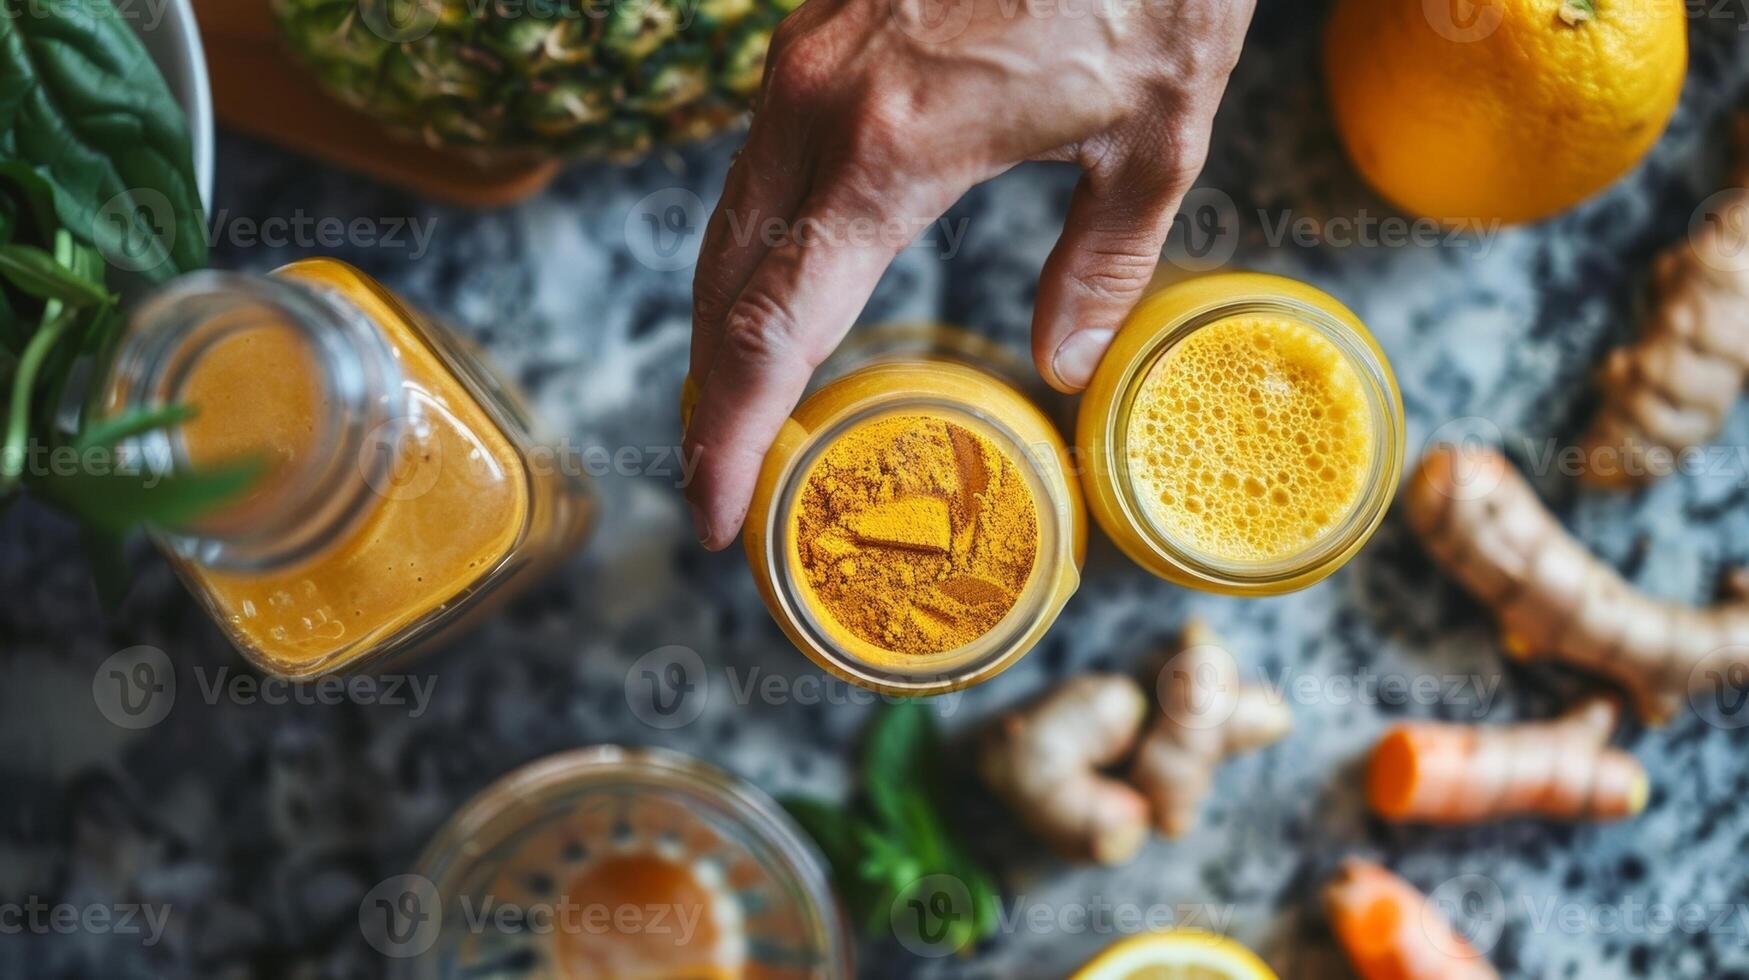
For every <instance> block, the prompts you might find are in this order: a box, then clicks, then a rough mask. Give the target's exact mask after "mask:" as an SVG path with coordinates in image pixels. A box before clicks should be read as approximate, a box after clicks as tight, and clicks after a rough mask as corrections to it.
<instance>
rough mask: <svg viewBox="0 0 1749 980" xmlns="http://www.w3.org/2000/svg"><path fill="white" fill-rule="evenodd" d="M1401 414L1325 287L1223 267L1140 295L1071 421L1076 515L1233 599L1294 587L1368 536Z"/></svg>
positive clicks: (1398, 440) (1365, 336) (1396, 464)
mask: <svg viewBox="0 0 1749 980" xmlns="http://www.w3.org/2000/svg"><path fill="white" fill-rule="evenodd" d="M1403 439H1404V425H1403V406H1402V398H1401V397H1400V396H1399V395H1398V393H1397V386H1396V381H1395V379H1394V377H1393V376H1392V373H1391V368H1390V363H1389V362H1388V361H1387V360H1386V358H1385V355H1384V352H1383V350H1381V349H1380V348H1379V346H1378V344H1377V342H1376V341H1374V340H1373V338H1372V335H1371V334H1370V333H1368V331H1367V329H1366V327H1365V326H1364V325H1363V324H1362V323H1361V322H1360V320H1359V318H1357V317H1356V316H1355V315H1354V314H1353V313H1352V312H1350V311H1349V310H1348V309H1347V308H1346V307H1344V306H1343V305H1342V304H1341V303H1339V302H1337V301H1336V300H1335V299H1334V298H1333V297H1331V296H1329V295H1328V294H1326V293H1324V292H1322V291H1320V290H1317V289H1314V288H1312V287H1311V286H1308V285H1306V284H1305V283H1301V282H1296V281H1294V280H1291V279H1286V278H1283V277H1281V276H1271V275H1263V274H1259V273H1248V272H1226V273H1218V274H1213V275H1206V276H1200V277H1196V278H1192V279H1187V280H1182V281H1180V282H1177V283H1174V284H1172V285H1170V286H1167V287H1166V288H1164V289H1162V290H1160V291H1159V292H1157V293H1155V294H1153V295H1152V296H1149V297H1148V298H1146V299H1144V300H1143V301H1142V302H1141V303H1140V304H1139V305H1138V306H1137V307H1136V309H1135V311H1134V312H1133V313H1132V314H1131V315H1130V317H1129V319H1128V320H1126V321H1125V323H1124V326H1123V328H1122V329H1121V330H1119V331H1118V334H1117V336H1116V338H1114V339H1113V341H1112V345H1111V347H1110V349H1109V350H1108V351H1107V352H1106V354H1105V357H1104V358H1103V359H1102V360H1101V361H1100V364H1099V367H1098V369H1097V370H1096V371H1095V372H1094V376H1093V379H1092V382H1091V383H1090V384H1089V385H1088V387H1087V391H1086V393H1085V394H1084V395H1083V397H1082V400H1081V407H1080V413H1079V418H1078V420H1077V424H1076V443H1077V447H1076V448H1077V450H1078V451H1079V453H1080V454H1081V459H1080V462H1081V482H1082V486H1083V487H1084V489H1085V490H1086V493H1087V502H1088V510H1089V511H1090V512H1091V513H1092V515H1093V517H1094V519H1095V520H1096V521H1097V522H1098V523H1099V525H1100V526H1101V527H1102V528H1104V529H1105V531H1106V533H1107V534H1108V535H1110V537H1111V539H1112V541H1113V542H1114V543H1115V544H1117V545H1118V547H1119V548H1121V549H1122V550H1123V552H1124V553H1125V554H1127V555H1128V556H1129V557H1130V558H1131V559H1133V560H1134V561H1136V562H1137V563H1138V564H1140V565H1141V566H1142V567H1144V568H1146V569H1147V570H1148V571H1150V572H1152V573H1154V574H1155V575H1157V576H1159V577H1161V578H1164V579H1166V580H1168V581H1171V582H1174V583H1176V584H1179V585H1184V586H1187V587H1190V588H1197V589H1204V590H1207V591H1213V592H1224V593H1229V594H1234V595H1269V594H1276V593H1281V592H1289V591H1292V590H1295V589H1300V588H1304V587H1306V586H1308V585H1311V584H1312V583H1314V582H1317V581H1318V580H1320V579H1322V578H1324V577H1325V576H1327V575H1329V574H1330V573H1331V572H1333V571H1335V570H1336V569H1337V568H1340V567H1341V566H1342V565H1343V564H1344V563H1345V562H1347V561H1348V559H1349V558H1351V557H1353V556H1354V554H1355V553H1356V552H1358V551H1359V550H1360V548H1361V547H1362V546H1363V545H1364V544H1365V543H1366V541H1367V540H1368V539H1369V538H1370V537H1371V536H1372V533H1373V532H1374V531H1375V530H1377V528H1378V526H1379V523H1380V522H1381V521H1382V520H1383V519H1384V514H1385V512H1386V510H1387V509H1388V508H1389V506H1390V502H1391V499H1392V497H1393V496H1394V495H1395V492H1396V485H1397V481H1398V478H1399V477H1400V476H1401V473H1402V466H1403Z"/></svg>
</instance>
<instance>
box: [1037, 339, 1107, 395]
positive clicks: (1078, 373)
mask: <svg viewBox="0 0 1749 980" xmlns="http://www.w3.org/2000/svg"><path fill="white" fill-rule="evenodd" d="M1115 335H1116V332H1115V331H1112V330H1078V331H1076V332H1074V333H1072V334H1070V335H1069V339H1068V340H1065V341H1063V345H1062V346H1061V347H1058V348H1057V353H1056V356H1055V357H1053V358H1051V371H1052V372H1053V373H1055V374H1056V376H1057V380H1058V381H1061V382H1062V383H1064V384H1066V385H1068V386H1070V387H1072V388H1085V387H1087V382H1089V381H1092V380H1093V369H1094V368H1096V367H1098V366H1099V357H1100V355H1102V354H1104V353H1105V349H1106V348H1107V347H1109V346H1111V338H1112V337H1113V336H1115Z"/></svg>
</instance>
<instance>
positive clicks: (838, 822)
mask: <svg viewBox="0 0 1749 980" xmlns="http://www.w3.org/2000/svg"><path fill="white" fill-rule="evenodd" d="M779 802H781V803H782V804H783V808H784V809H785V810H787V811H789V815H790V816H791V817H793V818H795V821H796V823H798V824H800V825H801V828H802V829H803V830H805V831H807V833H808V836H809V837H812V838H813V839H814V844H815V845H816V846H817V847H819V848H820V853H821V854H822V855H824V856H825V858H826V863H828V864H830V865H831V866H832V870H833V872H834V873H835V874H842V873H843V871H844V870H845V869H848V868H852V867H854V866H855V865H856V859H857V852H858V847H857V844H856V834H855V831H854V830H853V829H852V827H851V816H850V811H849V810H847V809H846V808H844V807H842V806H838V805H837V804H835V803H828V802H826V801H825V800H813V799H807V798H804V797H785V798H784V799H782V800H780V801H779Z"/></svg>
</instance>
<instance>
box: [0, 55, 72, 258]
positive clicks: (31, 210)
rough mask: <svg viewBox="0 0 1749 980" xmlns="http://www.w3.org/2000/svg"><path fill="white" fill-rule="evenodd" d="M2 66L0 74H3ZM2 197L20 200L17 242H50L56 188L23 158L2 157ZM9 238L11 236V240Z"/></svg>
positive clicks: (16, 213) (16, 211)
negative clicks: (10, 158)
mask: <svg viewBox="0 0 1749 980" xmlns="http://www.w3.org/2000/svg"><path fill="white" fill-rule="evenodd" d="M4 71H5V70H4V69H0V74H3V73H4ZM0 197H4V198H6V199H7V200H8V201H14V202H16V203H17V205H18V206H17V207H16V208H15V209H14V211H13V216H14V217H15V218H16V219H17V220H18V221H19V226H18V228H17V229H16V231H17V235H16V236H15V238H16V240H17V241H21V242H25V243H27V244H30V243H35V244H38V245H47V244H48V243H49V242H51V241H53V240H54V237H55V229H56V228H58V227H60V219H59V218H57V217H56V215H55V190H54V188H53V187H51V186H50V185H49V182H48V181H46V180H44V179H42V177H41V175H39V174H38V173H37V172H36V171H35V170H33V169H32V168H31V166H30V165H29V164H27V163H25V162H24V161H22V160H0ZM9 240H10V239H9Z"/></svg>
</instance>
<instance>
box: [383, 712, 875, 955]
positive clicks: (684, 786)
mask: <svg viewBox="0 0 1749 980" xmlns="http://www.w3.org/2000/svg"><path fill="white" fill-rule="evenodd" d="M598 787H600V788H606V789H610V790H612V791H615V792H618V793H626V792H630V791H636V790H639V789H642V790H646V791H655V792H664V791H665V792H677V793H680V794H683V795H684V796H686V797H688V798H690V799H691V800H693V801H696V802H697V803H698V804H699V805H701V806H707V807H713V808H715V809H717V810H718V811H719V812H720V813H721V814H722V815H723V816H724V817H726V818H727V819H728V820H730V821H731V822H732V823H734V824H735V825H736V826H737V827H738V828H739V829H740V830H742V831H744V832H745V833H746V834H747V835H748V838H749V839H750V840H751V842H753V843H754V844H756V845H758V846H760V847H762V848H765V849H767V850H768V851H769V853H766V854H758V855H756V858H757V859H758V860H759V862H760V863H761V864H762V865H766V866H768V867H771V868H772V869H773V870H774V874H773V877H774V878H776V879H782V881H783V884H784V886H785V887H786V888H790V889H793V890H794V892H795V893H796V894H798V895H799V896H801V897H802V898H803V899H805V901H804V902H803V904H804V905H805V906H806V908H807V909H808V911H809V912H810V913H811V918H812V920H813V921H812V922H810V923H809V926H810V929H809V931H810V932H811V933H812V938H813V940H814V941H815V942H816V943H817V944H818V946H819V951H820V960H821V963H820V969H821V970H822V971H824V973H825V975H827V976H837V975H839V974H840V973H841V972H844V971H847V970H848V969H849V966H850V962H851V952H850V951H851V940H850V936H849V932H848V928H847V926H846V923H845V922H844V921H843V919H842V917H841V916H840V914H839V911H838V906H837V904H836V901H835V899H834V898H833V893H832V886H831V881H830V878H829V876H828V874H827V871H826V870H825V866H824V864H823V861H822V858H821V857H820V854H819V852H818V850H817V849H816V848H815V847H814V845H813V844H812V843H810V842H809V841H808V839H807V837H806V836H805V835H804V834H803V833H802V831H801V828H799V827H798V826H796V824H795V822H794V820H793V819H792V818H791V817H789V815H788V814H786V813H785V812H784V810H783V808H782V807H781V806H779V805H778V804H777V802H776V801H775V800H773V799H772V798H771V797H770V796H768V795H766V794H765V793H764V792H763V791H761V790H760V789H759V788H758V787H756V786H754V785H752V784H751V783H749V782H747V781H746V780H744V779H741V778H740V777H738V776H735V775H734V774H732V773H729V772H727V771H726V770H724V769H721V768H719V767H717V766H715V765H712V764H710V763H707V762H704V761H702V760H700V759H697V758H694V757H693V756H690V755H687V754H685V753H681V752H676V751H674V750H672V749H664V748H658V747H653V746H651V747H638V746H622V745H593V746H587V747H584V748H577V749H571V750H569V751H564V752H559V753H556V754H553V755H549V756H546V757H544V758H541V759H537V760H535V761H533V762H530V763H527V764H525V765H523V766H521V767H520V768H517V769H514V770H512V771H511V772H509V773H507V774H505V775H503V776H501V777H499V778H498V779H497V780H495V781H494V782H492V783H491V784H490V785H488V786H487V787H486V788H485V789H482V790H480V791H479V792H478V793H475V794H474V795H473V796H472V797H470V798H469V799H468V800H467V801H466V802H464V803H462V805H461V806H460V807H458V808H457V809H456V810H455V811H454V812H453V813H451V814H450V816H449V817H448V818H447V819H446V820H445V821H444V822H443V824H442V825H441V826H440V827H439V828H438V830H437V832H436V833H434V834H433V835H432V837H431V839H430V841H428V842H427V843H426V845H425V847H424V848H423V849H422V850H421V851H420V853H419V857H418V859H417V860H416V861H415V863H414V865H413V867H414V869H415V870H414V873H415V874H417V875H420V876H422V877H424V878H425V879H427V880H428V881H430V882H431V884H432V886H433V887H434V888H435V889H436V892H437V894H438V896H439V899H440V900H441V901H444V902H448V901H449V894H450V892H452V891H454V890H455V888H456V887H457V885H458V882H457V879H458V878H461V877H465V872H466V871H467V869H468V868H470V867H471V866H472V865H473V864H474V863H475V862H477V861H479V860H481V859H482V858H485V857H488V856H489V855H491V854H492V853H494V852H496V851H497V850H498V844H499V843H500V842H496V841H494V842H490V844H491V846H487V842H482V841H481V840H480V835H481V834H483V833H485V832H487V831H488V830H490V829H491V828H493V827H494V826H495V825H498V824H499V822H500V821H503V820H509V819H513V818H514V817H515V815H516V811H517V809H518V808H524V809H526V810H529V811H530V812H531V816H532V815H536V814H537V813H538V811H539V810H541V809H542V808H543V807H544V808H551V807H554V806H557V805H563V804H564V802H565V801H566V799H567V798H568V795H574V794H580V793H582V792H586V791H588V790H591V789H595V788H598ZM499 830H500V831H501V833H502V834H503V835H505V836H508V835H509V834H510V833H512V832H513V830H514V828H510V829H505V828H502V827H500V828H499ZM397 963H398V964H399V969H398V971H397V972H396V975H397V976H402V977H413V976H423V975H424V974H423V973H421V972H420V970H419V968H420V967H421V965H422V964H423V963H424V959H423V958H422V957H413V958H411V959H402V960H398V961H397Z"/></svg>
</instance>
